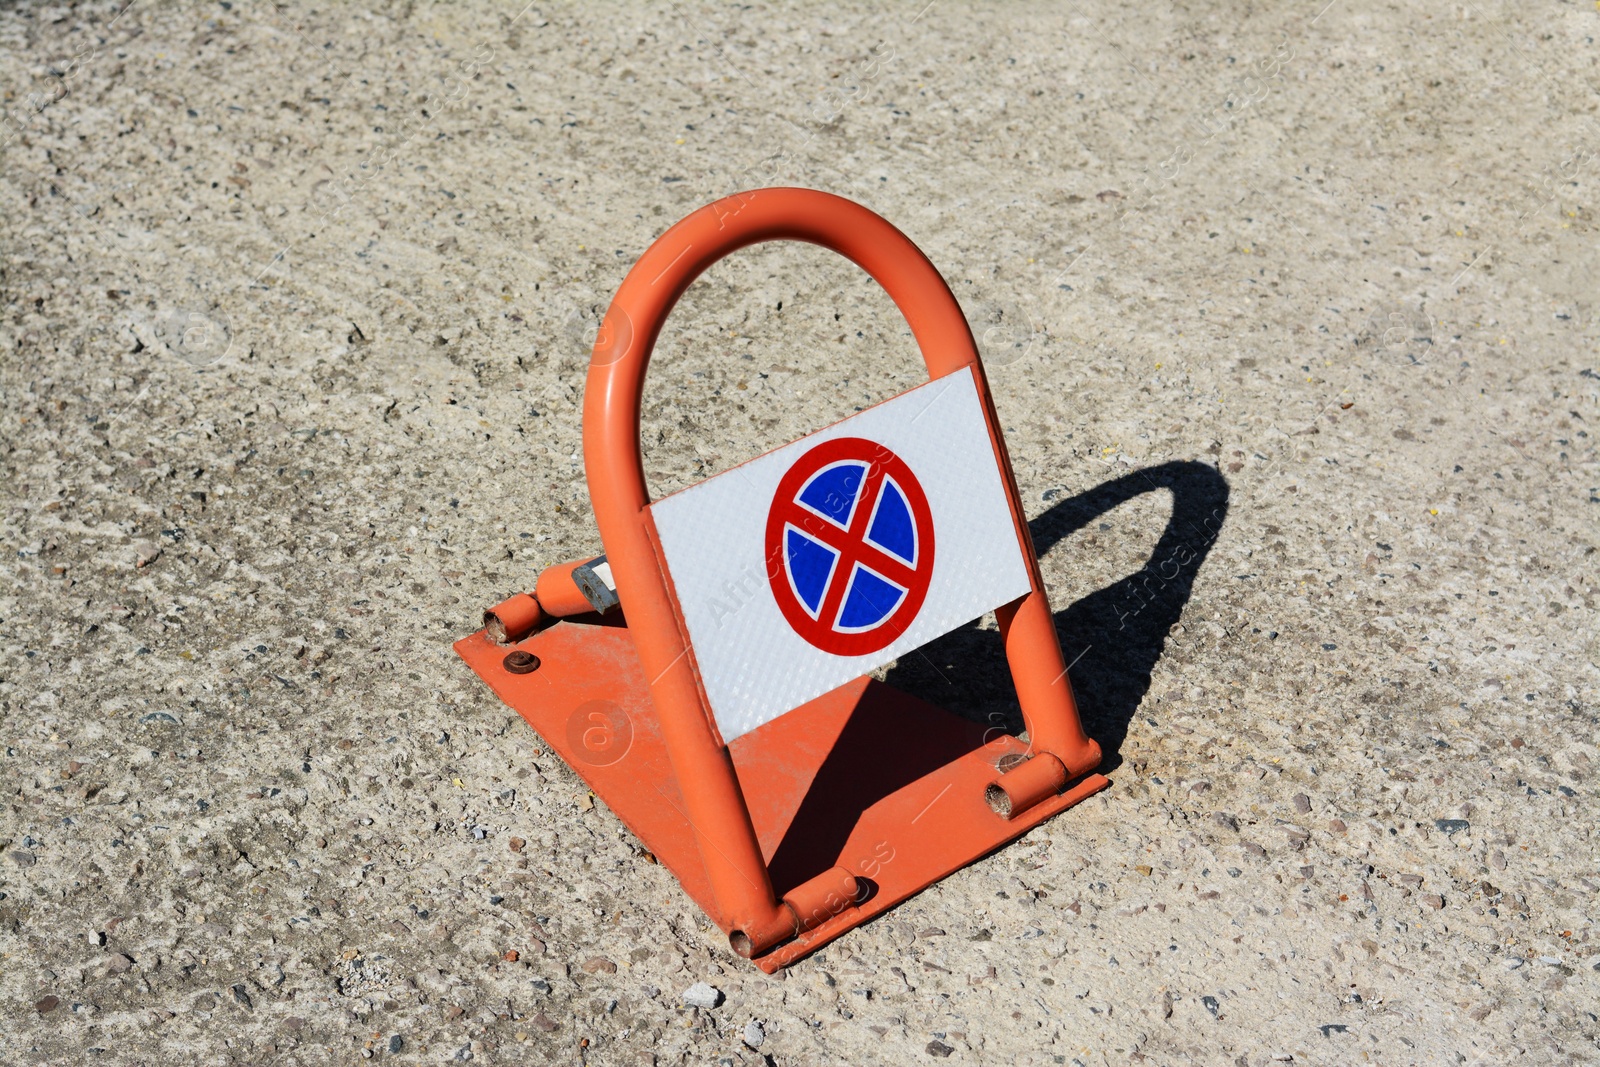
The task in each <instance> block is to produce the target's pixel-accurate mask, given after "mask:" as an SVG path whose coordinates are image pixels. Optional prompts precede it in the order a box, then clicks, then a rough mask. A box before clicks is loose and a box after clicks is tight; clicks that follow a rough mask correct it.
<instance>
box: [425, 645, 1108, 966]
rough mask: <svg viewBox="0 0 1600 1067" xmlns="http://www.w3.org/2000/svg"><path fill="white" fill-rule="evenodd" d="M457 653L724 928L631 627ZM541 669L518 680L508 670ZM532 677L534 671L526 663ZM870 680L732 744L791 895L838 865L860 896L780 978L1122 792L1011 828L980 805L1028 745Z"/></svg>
mask: <svg viewBox="0 0 1600 1067" xmlns="http://www.w3.org/2000/svg"><path fill="white" fill-rule="evenodd" d="M455 649H456V652H457V653H459V654H460V656H461V658H462V659H464V660H466V662H467V664H468V665H469V666H470V667H471V668H472V669H473V670H474V671H476V672H477V674H478V676H479V677H481V678H482V679H483V680H484V681H485V682H487V683H488V684H489V688H491V689H493V690H494V691H495V693H496V694H497V695H498V696H499V697H500V699H501V700H503V701H505V703H506V704H508V705H509V706H510V707H512V708H514V709H516V711H517V712H518V713H519V714H520V715H521V716H522V717H523V718H524V719H526V720H527V721H528V723H529V725H531V726H532V727H533V728H534V729H535V730H536V731H537V732H538V733H539V736H540V737H542V738H543V739H544V741H545V743H546V744H547V745H549V746H550V747H551V748H552V749H554V750H555V751H556V752H557V753H558V754H559V755H560V756H561V758H562V759H564V760H566V762H567V765H568V766H569V767H571V768H572V769H573V770H575V771H576V772H577V773H578V775H579V776H580V777H581V778H582V779H583V780H584V782H586V783H587V784H588V786H589V788H590V789H592V790H593V791H594V794H595V796H597V797H599V798H600V799H601V800H602V801H604V802H605V803H606V804H607V805H608V806H609V807H610V808H611V810H612V811H613V812H614V813H615V814H616V816H617V817H618V818H619V819H621V820H622V822H623V824H624V825H626V826H627V827H628V829H629V830H631V831H632V832H633V833H634V835H635V836H636V837H638V839H639V841H640V842H641V843H642V844H643V846H644V847H645V848H647V849H648V850H650V852H652V853H653V854H654V855H655V856H656V857H657V858H658V859H659V860H660V861H661V862H662V863H663V864H665V865H666V866H667V868H668V869H669V870H671V871H672V873H673V874H674V875H676V876H677V878H678V881H679V882H680V883H681V884H682V885H683V888H684V890H685V891H686V892H688V894H689V895H690V896H691V897H693V898H694V900H695V902H696V903H698V904H699V905H700V907H701V908H702V909H703V910H704V911H705V912H706V914H707V915H708V916H710V917H711V919H712V921H714V922H715V923H716V924H717V925H718V926H719V927H721V928H722V929H723V930H727V929H729V925H730V924H729V923H728V921H727V920H726V918H725V917H724V916H723V915H722V914H721V913H720V911H719V909H718V906H717V901H716V898H715V896H714V895H713V893H712V891H711V883H710V882H709V880H708V879H707V877H706V872H705V868H704V865H703V863H702V861H701V858H700V849H699V846H698V845H697V844H696V842H695V835H694V831H693V828H692V827H691V826H690V825H689V821H688V817H687V816H686V814H685V812H684V806H683V796H682V794H681V793H680V791H679V789H678V786H677V781H676V778H675V776H674V774H673V771H672V763H671V761H670V760H669V759H668V757H667V750H666V746H665V744H664V743H663V741H662V739H661V734H660V729H659V727H658V724H657V721H656V713H655V708H654V705H653V704H652V703H651V700H650V693H649V689H648V687H647V685H646V682H645V678H644V673H643V670H642V668H641V666H640V664H639V657H638V655H637V653H636V652H635V651H634V645H633V639H632V637H631V636H630V635H629V633H628V629H627V626H626V625H625V624H624V623H623V622H622V621H621V620H620V619H618V620H617V621H614V622H613V621H611V618H610V617H608V618H607V619H605V620H602V619H600V618H599V617H598V616H588V617H583V618H579V619H564V620H562V621H560V622H557V623H556V624H555V625H554V626H551V627H550V628H548V629H546V630H542V631H540V632H539V633H536V634H534V635H532V636H531V637H529V638H527V639H526V640H523V641H520V642H517V643H515V644H511V645H497V644H495V643H494V642H492V641H490V640H489V638H488V637H487V636H486V635H485V634H484V633H483V631H479V632H478V633H475V634H473V635H471V636H470V637H465V638H462V639H461V640H460V641H458V642H456V645H455ZM516 651H523V652H528V653H531V654H532V655H534V656H536V657H538V660H539V665H538V667H537V668H536V669H534V670H531V671H526V672H525V673H514V672H513V671H512V670H511V669H508V667H507V664H506V657H507V655H508V654H509V653H511V652H516ZM521 666H522V667H524V668H525V667H526V663H525V662H524V663H523V664H522V665H521ZM985 732H986V731H985V729H984V728H983V727H982V726H979V725H977V724H976V723H972V722H968V721H967V720H966V719H962V718H960V717H959V716H956V715H952V714H951V713H949V712H947V711H945V710H943V709H942V708H938V707H935V706H934V705H932V704H929V703H927V702H926V701H923V700H920V699H918V698H916V697H913V696H909V695H907V694H905V693H902V692H900V691H899V690H896V689H895V688H893V687H892V686H889V685H886V684H884V683H882V682H878V681H875V680H873V679H870V678H858V679H856V680H855V681H853V682H850V683H849V684H847V685H844V686H841V687H840V688H838V689H835V690H833V691H832V692H831V693H826V694H824V695H823V696H820V697H818V698H817V699H815V700H813V701H811V702H810V703H808V704H804V705H802V706H801V707H799V708H796V709H795V710H794V711H792V712H790V713H789V714H787V715H784V716H781V717H779V718H777V719H775V720H773V721H772V722H769V723H767V724H766V725H764V726H762V727H760V728H759V729H757V730H754V731H752V732H751V733H748V734H745V735H744V736H743V737H740V738H737V739H735V740H734V741H733V743H732V744H730V745H729V746H728V747H729V751H730V753H731V754H732V757H733V763H734V767H735V769H736V770H737V772H738V775H739V782H740V786H741V788H742V789H743V790H744V795H745V800H746V803H747V804H748V806H749V809H750V817H751V820H752V821H753V822H754V824H755V828H756V833H757V836H758V837H759V839H760V841H761V849H762V853H763V855H764V856H765V858H766V860H767V865H768V867H769V869H770V870H771V874H772V881H773V887H774V888H775V889H776V890H777V891H778V893H779V894H780V895H781V894H783V893H786V892H788V891H789V890H790V889H793V888H794V887H796V886H798V885H800V884H801V883H803V882H805V881H806V880H807V879H809V878H811V877H812V876H814V875H817V874H820V873H822V872H823V871H825V870H827V869H828V868H829V867H833V866H840V867H844V868H846V869H847V870H849V871H851V872H852V873H854V874H855V875H856V876H857V878H858V879H860V880H861V883H862V885H863V886H864V887H865V892H864V894H863V897H862V899H860V900H858V902H857V903H855V904H854V905H852V906H850V907H846V908H845V909H844V910H843V911H842V912H840V913H839V914H837V915H835V916H833V918H831V919H828V920H827V921H825V922H823V923H821V924H820V925H818V926H816V927H813V928H812V929H811V930H808V931H806V932H805V933H803V934H801V935H800V936H799V937H797V938H795V939H794V940H792V941H789V942H786V943H784V944H782V945H779V946H777V947H776V948H774V949H772V950H770V951H768V952H767V953H766V954H765V955H762V956H758V957H756V958H755V960H754V961H753V962H755V963H756V965H757V966H759V967H760V968H761V969H762V970H763V971H766V972H767V973H769V974H770V973H772V972H773V971H776V970H777V969H778V968H780V967H784V966H787V965H788V964H790V963H793V962H794V961H795V960H798V959H800V958H801V957H803V956H806V955H808V954H809V953H811V952H814V951H816V950H817V949H818V948H821V947H822V946H823V945H825V944H827V943H828V942H829V941H832V940H833V939H834V938H836V937H838V936H839V935H841V934H843V933H845V932H846V931H847V930H850V929H852V928H854V927H856V926H859V925H861V924H862V923H864V922H867V921H868V920H870V919H872V918H873V917H875V916H877V915H879V914H880V913H882V912H884V911H887V910H888V909H890V908H892V907H894V906H895V905H896V904H898V903H900V902H901V901H903V900H905V899H907V898H908V897H910V896H913V895H914V894H916V893H917V892H919V891H921V890H922V889H924V888H926V887H927V886H929V885H932V884H933V883H934V882H937V881H938V880H940V879H941V878H943V877H945V876H946V875H948V874H950V873H952V872H954V871H956V870H959V869H960V868H962V867H964V866H966V865H967V864H969V863H971V862H973V861H974V860H977V859H979V858H981V857H983V856H985V855H987V854H988V853H990V852H993V851H994V850H995V849H997V848H999V847H1000V846H1001V845H1004V844H1006V843H1007V842H1009V841H1012V840H1014V839H1016V838H1018V837H1020V836H1022V835H1023V834H1025V833H1027V832H1028V831H1029V830H1031V829H1032V828H1033V827H1035V826H1037V825H1039V824H1040V823H1041V822H1043V821H1044V820H1046V819H1048V818H1050V817H1051V816H1052V815H1055V814H1057V813H1058V812H1061V811H1064V810H1065V809H1067V808H1069V807H1071V806H1072V805H1074V804H1076V803H1078V802H1079V801H1081V800H1083V799H1085V798H1086V797H1089V796H1092V795H1093V794H1095V793H1097V792H1099V791H1100V790H1101V789H1104V788H1105V787H1106V786H1108V785H1110V784H1111V783H1110V781H1109V780H1108V779H1107V778H1105V777H1104V776H1102V775H1098V774H1091V775H1088V776H1086V777H1084V778H1082V779H1080V780H1078V781H1077V782H1076V783H1074V784H1072V785H1071V786H1070V787H1069V788H1068V789H1067V790H1066V791H1065V792H1063V793H1061V794H1060V795H1058V796H1054V797H1050V798H1047V799H1046V800H1044V801H1041V802H1040V803H1039V804H1037V805H1035V806H1034V807H1032V808H1029V809H1028V810H1026V811H1024V812H1022V813H1021V814H1020V815H1018V816H1016V817H1015V818H1013V819H1010V820H1007V819H1003V818H1001V817H1000V816H999V815H997V814H995V813H994V812H993V811H991V810H990V809H989V806H988V805H987V804H986V803H985V801H984V797H983V792H984V788H985V786H987V785H988V784H989V783H990V782H992V781H994V779H995V778H996V776H997V771H996V766H997V764H998V763H1000V762H1001V761H1004V760H1006V759H1007V757H1015V756H1020V755H1021V754H1023V753H1024V752H1025V751H1026V748H1027V746H1026V745H1025V744H1023V743H1022V742H1021V741H1018V740H1017V739H1016V738H1014V737H1011V736H1008V735H1001V736H998V737H993V738H990V739H988V740H987V742H986V741H985V737H984V735H985Z"/></svg>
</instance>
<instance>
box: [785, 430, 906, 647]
mask: <svg viewBox="0 0 1600 1067" xmlns="http://www.w3.org/2000/svg"><path fill="white" fill-rule="evenodd" d="M766 546H767V581H768V583H769V584H770V585H771V586H772V595H773V597H774V598H776V599H777V601H778V608H779V610H780V611H782V612H783V617H784V618H785V619H787V620H788V622H789V625H790V626H791V627H793V629H794V631H795V633H797V634H799V635H800V636H801V637H803V638H805V640H806V641H807V642H809V643H810V644H812V645H814V646H815V647H817V648H820V649H821V650H822V651H824V652H829V653H832V654H833V655H835V656H865V655H868V654H869V653H873V652H876V651H878V650H879V649H881V648H885V647H887V646H888V645H889V644H890V643H891V642H893V641H894V640H895V639H896V638H897V637H899V636H900V635H901V634H903V633H905V632H906V630H907V629H908V628H909V627H910V626H911V623H912V620H914V619H915V618H916V617H917V612H918V611H920V610H921V609H922V603H923V601H924V600H926V599H927V596H928V587H929V585H930V584H931V583H932V580H933V512H932V510H931V509H930V508H929V507H928V497H927V494H926V493H924V492H923V491H922V484H921V483H920V482H918V481H917V477H916V475H914V474H912V473H911V468H910V467H908V466H907V465H906V462H905V460H903V459H901V458H900V457H899V456H897V455H895V454H894V453H893V452H891V451H889V449H887V448H885V447H884V446H883V445H880V444H878V443H877V442H876V441H868V440H866V439H865V438H861V437H838V438H835V439H833V440H832V441H825V442H823V443H822V444H820V445H817V446H816V447H815V448H813V449H811V450H810V451H809V452H807V453H806V454H805V455H803V456H801V457H800V458H799V459H798V460H796V461H795V464H794V466H792V467H790V468H789V472H788V473H787V474H785V475H784V476H783V480H782V481H780V482H779V483H778V489H777V492H775V493H774V494H773V497H772V509H771V510H770V511H769V512H768V513H767V536H766Z"/></svg>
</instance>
